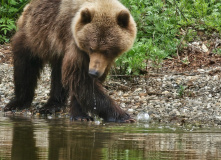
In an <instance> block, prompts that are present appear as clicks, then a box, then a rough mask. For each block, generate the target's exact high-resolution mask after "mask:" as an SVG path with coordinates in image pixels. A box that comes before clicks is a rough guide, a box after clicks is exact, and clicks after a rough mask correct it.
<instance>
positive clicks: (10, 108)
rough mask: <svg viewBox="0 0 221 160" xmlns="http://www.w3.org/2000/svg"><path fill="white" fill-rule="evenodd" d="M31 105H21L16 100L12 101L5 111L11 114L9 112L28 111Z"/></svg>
mask: <svg viewBox="0 0 221 160" xmlns="http://www.w3.org/2000/svg"><path fill="white" fill-rule="evenodd" d="M30 106H31V103H21V102H19V101H17V100H16V99H13V100H11V101H10V102H9V103H8V104H7V105H6V106H5V108H4V109H3V111H4V112H9V111H13V110H16V109H18V110H22V109H26V108H30Z"/></svg>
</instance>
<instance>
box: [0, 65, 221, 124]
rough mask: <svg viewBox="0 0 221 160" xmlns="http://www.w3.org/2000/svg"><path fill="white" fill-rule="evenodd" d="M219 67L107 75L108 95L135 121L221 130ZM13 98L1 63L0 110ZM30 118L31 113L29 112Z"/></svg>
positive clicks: (42, 90) (45, 84)
mask: <svg viewBox="0 0 221 160" xmlns="http://www.w3.org/2000/svg"><path fill="white" fill-rule="evenodd" d="M220 77H221V67H219V66H213V67H207V68H203V69H196V70H194V71H185V72H174V71H172V70H166V69H165V68H162V69H160V70H158V72H155V71H154V70H152V71H149V73H148V74H147V75H145V76H137V77H136V76H121V77H115V76H110V77H109V78H108V79H107V81H106V82H105V83H104V87H105V88H106V89H107V92H108V93H109V95H110V96H111V97H113V99H115V101H117V103H118V104H120V106H121V107H122V108H123V109H124V110H126V111H127V112H128V113H129V114H131V115H133V116H134V117H135V118H137V115H138V114H139V113H148V115H149V116H150V119H151V122H162V123H169V124H176V125H192V126H198V127H208V126H216V127H221V109H220V107H221V79H220ZM49 89H50V68H49V67H48V66H46V67H45V69H44V71H43V72H42V74H41V79H40V80H39V82H38V88H37V90H36V94H35V99H34V101H33V108H32V109H34V110H35V109H38V108H40V107H41V106H42V104H44V103H45V102H46V101H47V99H48V95H49V91H50V90H49ZM12 96H13V66H12V64H10V63H4V62H3V63H1V64H0V108H4V106H5V105H6V104H7V103H8V102H9V99H10V98H11V97H12ZM30 115H31V112H30Z"/></svg>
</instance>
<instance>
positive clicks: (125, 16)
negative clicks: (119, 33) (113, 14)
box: [117, 11, 130, 28]
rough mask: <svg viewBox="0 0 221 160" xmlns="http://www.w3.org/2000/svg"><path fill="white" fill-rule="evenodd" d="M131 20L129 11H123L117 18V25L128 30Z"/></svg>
mask: <svg viewBox="0 0 221 160" xmlns="http://www.w3.org/2000/svg"><path fill="white" fill-rule="evenodd" d="M129 20H130V14H129V13H128V11H121V12H120V13H119V14H118V16H117V24H118V25H119V26H121V27H123V28H127V27H128V24H129Z"/></svg>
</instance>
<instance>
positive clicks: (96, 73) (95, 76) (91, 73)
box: [88, 70, 99, 78]
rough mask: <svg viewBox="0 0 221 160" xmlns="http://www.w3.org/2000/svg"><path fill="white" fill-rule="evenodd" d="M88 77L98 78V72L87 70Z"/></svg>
mask: <svg viewBox="0 0 221 160" xmlns="http://www.w3.org/2000/svg"><path fill="white" fill-rule="evenodd" d="M88 73H89V75H90V76H91V77H93V78H98V77H99V72H98V71H96V70H89V72H88Z"/></svg>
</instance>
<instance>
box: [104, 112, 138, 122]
mask: <svg viewBox="0 0 221 160" xmlns="http://www.w3.org/2000/svg"><path fill="white" fill-rule="evenodd" d="M106 121H107V122H118V123H134V122H136V120H135V119H133V118H131V117H130V115H129V114H127V113H125V114H124V115H119V116H118V117H109V118H108V119H107V120H106Z"/></svg>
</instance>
